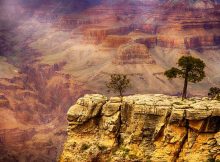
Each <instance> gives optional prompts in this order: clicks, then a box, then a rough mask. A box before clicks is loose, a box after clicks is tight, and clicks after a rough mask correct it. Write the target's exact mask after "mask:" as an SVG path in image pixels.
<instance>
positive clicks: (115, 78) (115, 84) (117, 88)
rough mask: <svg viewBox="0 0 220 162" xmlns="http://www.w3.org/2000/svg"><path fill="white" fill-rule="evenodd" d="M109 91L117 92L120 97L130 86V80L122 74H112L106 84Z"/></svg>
mask: <svg viewBox="0 0 220 162" xmlns="http://www.w3.org/2000/svg"><path fill="white" fill-rule="evenodd" d="M106 86H107V88H108V89H109V91H111V90H112V91H114V92H115V93H116V92H117V93H119V95H120V97H122V96H123V93H124V92H125V91H126V90H127V89H128V88H129V87H130V80H129V79H128V78H127V75H124V74H112V75H111V79H110V81H109V82H108V83H107V84H106Z"/></svg>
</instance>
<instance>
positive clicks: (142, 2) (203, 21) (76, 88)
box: [0, 0, 220, 162]
mask: <svg viewBox="0 0 220 162" xmlns="http://www.w3.org/2000/svg"><path fill="white" fill-rule="evenodd" d="M0 3H1V5H0V12H1V13H0V118H1V120H0V155H5V156H3V157H0V161H4V162H5V161H16V160H17V161H28V162H31V161H46V162H48V161H55V160H56V158H57V156H58V155H59V152H60V150H62V148H60V147H61V146H62V143H63V142H64V139H65V136H66V133H65V132H66V131H65V130H66V128H65V126H66V117H65V116H66V112H67V110H68V108H69V107H70V105H72V104H73V103H74V102H75V101H76V100H77V98H79V97H81V96H82V95H83V94H85V93H103V94H106V95H108V94H107V92H106V87H105V83H106V82H107V81H108V80H109V75H110V74H113V73H122V74H127V75H128V78H129V79H130V80H131V83H132V87H131V89H129V91H128V93H129V94H132V93H165V94H170V95H178V94H180V93H181V91H182V81H181V80H179V79H177V80H168V79H167V78H166V77H165V76H164V75H163V73H164V71H165V70H167V69H168V68H170V67H172V66H176V62H177V60H178V59H179V58H180V57H181V56H183V55H189V54H190V55H193V56H195V57H198V58H200V59H202V60H203V61H204V62H205V63H206V67H207V68H206V75H207V77H206V78H205V79H204V80H203V81H202V82H201V83H198V84H196V85H194V84H190V85H189V93H188V94H189V96H194V95H199V96H205V95H206V94H207V91H208V89H209V87H211V86H216V85H219V84H220V71H219V70H220V65H219V61H220V55H219V53H220V50H219V45H220V35H219V33H220V31H219V27H220V22H219V15H220V13H219V3H218V2H217V1H208V0H207V1H199V0H198V1H193V2H191V1H175V2H174V1H168V0H163V1H161V0H160V1H155V0H114V1H112V0H97V1H94V0H63V1H62V0H31V1H26V0H1V1H0ZM112 95H113V94H112ZM114 102H116V101H114ZM116 105H117V104H116ZM113 109H114V108H113ZM98 110H99V109H98ZM98 110H97V111H98ZM107 111H108V110H105V112H103V114H106V116H109V115H112V112H107ZM115 111H118V108H117V106H116V108H115ZM89 113H92V114H91V116H93V113H94V114H95V113H96V112H89ZM118 115H119V114H116V115H115V117H114V120H113V119H112V123H118V122H119V121H118V120H117V119H118ZM86 120H87V119H86ZM103 120H105V121H106V120H108V118H107V117H106V118H105V119H103ZM107 122H109V121H107ZM155 122H156V121H155ZM113 125H114V124H113ZM102 127H103V129H104V128H105V129H107V128H106V126H105V125H103V126H102ZM109 129H110V128H109ZM111 129H112V130H116V131H117V130H118V127H115V126H111ZM171 129H172V128H171ZM183 134H184V133H183ZM112 136H115V135H114V134H113V135H112ZM199 145H200V144H199ZM158 146H160V145H158ZM184 150H185V151H184ZM187 151H188V148H185V145H184V148H183V151H182V152H181V154H183V155H184V154H187ZM171 152H172V151H171ZM155 153H156V152H155ZM157 154H158V155H159V153H157ZM183 155H182V157H183Z"/></svg>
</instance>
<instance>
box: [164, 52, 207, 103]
mask: <svg viewBox="0 0 220 162" xmlns="http://www.w3.org/2000/svg"><path fill="white" fill-rule="evenodd" d="M178 66H179V67H180V69H178V68H175V67H172V68H171V69H169V70H167V71H165V73H164V75H165V76H167V77H168V78H169V79H172V78H177V77H178V78H183V79H184V80H185V81H184V87H183V93H182V98H183V99H185V98H186V97H187V86H188V82H192V83H197V82H200V81H202V80H203V78H204V77H205V71H204V68H205V63H204V62H203V61H202V60H200V59H198V58H194V57H192V56H183V57H181V58H180V59H179V61H178Z"/></svg>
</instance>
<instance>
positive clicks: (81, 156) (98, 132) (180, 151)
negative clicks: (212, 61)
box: [60, 94, 220, 162]
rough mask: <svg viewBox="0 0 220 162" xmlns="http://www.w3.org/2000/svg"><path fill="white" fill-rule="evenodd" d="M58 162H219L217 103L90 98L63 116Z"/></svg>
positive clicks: (160, 98) (219, 109)
mask: <svg viewBox="0 0 220 162" xmlns="http://www.w3.org/2000/svg"><path fill="white" fill-rule="evenodd" d="M68 122H69V126H68V138H67V141H66V143H65V146H64V150H63V153H62V155H61V157H60V161H61V162H64V161H65V162H74V161H82V162H83V161H85V162H87V161H112V162H116V161H155V162H159V161H168V162H183V161H189V162H195V161H204V162H205V161H207V160H208V159H216V160H220V157H219V152H220V145H219V140H220V138H219V137H220V136H219V130H220V126H219V124H220V102H219V101H217V100H209V99H208V98H203V99H200V98H190V99H188V100H184V101H182V100H181V99H180V98H178V97H171V96H166V95H134V96H127V97H123V98H119V97H111V98H110V99H107V97H105V96H102V95H98V94H94V95H85V96H84V97H83V98H80V99H79V100H78V101H77V102H76V104H75V105H74V106H72V107H71V108H70V109H69V111H68Z"/></svg>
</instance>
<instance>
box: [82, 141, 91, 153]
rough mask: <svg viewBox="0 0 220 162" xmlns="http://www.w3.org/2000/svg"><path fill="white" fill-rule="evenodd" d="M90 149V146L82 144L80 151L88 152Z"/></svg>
mask: <svg viewBox="0 0 220 162" xmlns="http://www.w3.org/2000/svg"><path fill="white" fill-rule="evenodd" d="M89 148H90V146H89V145H88V144H86V143H84V144H82V146H81V148H80V150H81V151H85V150H87V149H89Z"/></svg>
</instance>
